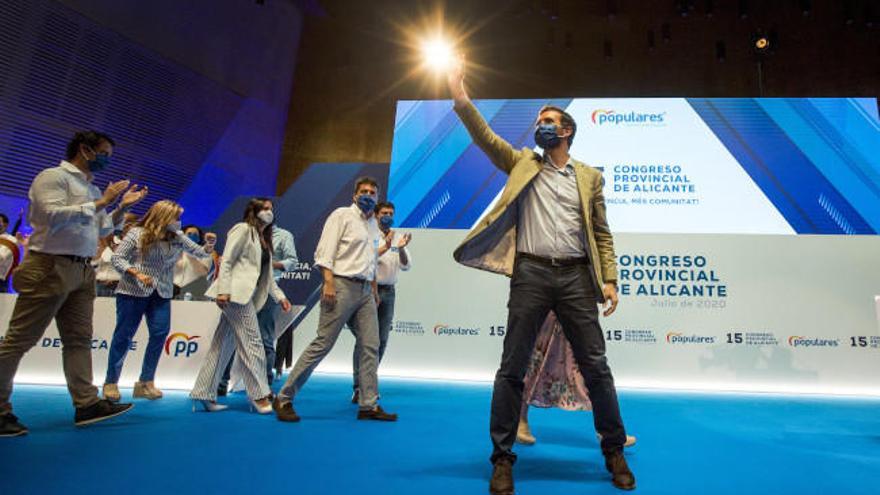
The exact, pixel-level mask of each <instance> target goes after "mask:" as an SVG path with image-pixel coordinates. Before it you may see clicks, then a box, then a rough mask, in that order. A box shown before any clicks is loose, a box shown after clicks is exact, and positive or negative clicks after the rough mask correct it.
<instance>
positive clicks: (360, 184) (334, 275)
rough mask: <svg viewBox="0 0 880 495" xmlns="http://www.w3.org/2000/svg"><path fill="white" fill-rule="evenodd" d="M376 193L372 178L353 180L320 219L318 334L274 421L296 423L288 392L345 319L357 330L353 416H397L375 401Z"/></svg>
mask: <svg viewBox="0 0 880 495" xmlns="http://www.w3.org/2000/svg"><path fill="white" fill-rule="evenodd" d="M378 192H379V186H378V184H377V183H376V180H375V179H372V178H370V177H362V178H360V179H358V180H357V182H356V183H355V187H354V195H353V196H352V200H353V202H352V204H351V205H350V206H347V207H342V208H337V209H336V210H335V211H334V212H333V213H331V214H330V217H329V218H327V222H325V223H324V230H323V231H322V232H321V239H320V241H318V247H317V248H316V249H315V266H316V267H318V268H319V269H320V270H321V274H322V276H323V278H324V283H323V286H322V287H321V306H320V312H321V313H320V317H319V320H318V335H317V337H315V339H314V340H312V342H311V343H310V344H309V345H308V347H306V349H305V351H303V353H302V355H300V357H299V359H298V360H297V361H296V364H295V365H294V366H293V370H291V372H290V375H288V377H287V381H286V382H285V383H284V386H283V387H282V388H281V390H280V391H279V392H278V397H277V398H276V399H275V401H274V402H273V404H272V406H273V408H274V409H275V413H276V414H277V416H278V420H279V421H287V422H296V421H299V419H300V417H299V416H298V415H297V414H296V411H294V409H293V398H294V396H295V395H296V393H297V392H299V390H300V389H301V388H302V387H303V386H304V385H305V383H306V381H307V380H308V379H309V376H311V374H312V372H313V371H314V370H315V368H316V367H317V366H318V364H320V363H321V360H323V359H324V357H326V356H327V354H328V353H329V352H330V350H331V349H333V346H334V344H336V339H337V338H339V333H340V332H341V331H342V327H343V326H344V325H345V324H346V323H348V322H349V321H350V320H351V322H352V323H353V324H352V323H350V324H349V326H350V327H356V328H357V340H358V344H359V345H360V346H361V349H362V351H361V353H360V377H359V378H360V392H361V393H360V399H359V402H358V405H359V406H360V407H359V411H358V415H357V418H358V419H363V420H377V421H396V420H397V415H396V414H390V413H387V412H385V411H383V410H382V408H381V407H380V406H379V404H378V400H377V399H378V382H377V378H376V368H377V366H378V353H379V321H378V318H377V316H376V305H377V301H378V299H379V294H378V285H377V282H376V265H377V260H378V257H379V245H380V244H381V238H382V235H381V232H380V231H379V226H378V224H377V222H376V216H375V214H374V208H375V207H376V196H377V195H378Z"/></svg>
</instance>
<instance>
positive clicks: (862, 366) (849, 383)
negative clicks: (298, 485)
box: [0, 230, 880, 395]
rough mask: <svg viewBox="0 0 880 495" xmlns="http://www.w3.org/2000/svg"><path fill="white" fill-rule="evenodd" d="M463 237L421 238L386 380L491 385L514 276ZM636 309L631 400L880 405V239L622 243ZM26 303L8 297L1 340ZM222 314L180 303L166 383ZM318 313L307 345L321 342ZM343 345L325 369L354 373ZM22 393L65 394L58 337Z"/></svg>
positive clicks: (192, 366)
mask: <svg viewBox="0 0 880 495" xmlns="http://www.w3.org/2000/svg"><path fill="white" fill-rule="evenodd" d="M464 235H465V232H464V231H456V230H417V231H415V232H414V238H413V241H412V244H411V247H410V249H411V250H412V251H413V254H414V256H415V258H416V260H417V263H415V264H414V266H413V268H412V270H411V271H409V272H405V273H402V274H401V276H400V282H399V283H398V285H397V301H396V304H395V313H396V314H395V322H394V329H393V331H392V334H391V337H390V340H389V344H388V350H387V353H386V355H385V359H384V361H383V362H382V366H381V369H380V375H384V376H402V377H415V378H432V379H467V380H492V378H493V376H494V373H495V370H496V369H497V367H498V362H499V359H500V355H501V343H502V341H503V338H504V337H503V336H504V334H505V331H506V328H505V327H506V324H507V323H506V320H507V308H506V305H507V297H508V284H509V281H508V279H507V278H505V277H503V276H500V275H494V274H490V273H485V272H481V271H478V270H474V269H471V268H465V267H463V266H460V265H458V264H457V263H455V262H454V261H453V259H452V251H453V249H454V248H455V246H457V245H458V243H459V242H460V241H461V239H462V238H463V237H464ZM615 241H616V248H617V254H618V257H619V267H620V293H621V302H620V306H619V307H618V310H617V313H615V314H614V315H613V316H611V317H609V318H602V325H603V328H604V331H605V337H606V340H607V341H608V354H609V360H610V363H611V367H612V370H613V371H614V374H615V377H616V380H617V383H618V384H619V385H621V386H633V387H649V388H676V389H682V388H683V389H701V390H739V391H749V392H794V393H823V394H828V393H831V394H867V395H880V383H878V381H877V379H876V377H877V376H880V263H878V256H880V255H878V253H880V237H874V236H786V235H714V234H713V235H661V234H618V235H617V236H616V237H615ZM13 301H14V298H13V296H9V295H0V330H2V332H3V333H5V327H6V324H7V322H8V320H9V316H10V314H11V312H12V305H13ZM219 315H220V313H219V310H217V308H216V306H214V305H213V304H212V303H208V302H184V301H174V302H173V303H172V331H171V334H170V335H169V337H168V339H167V341H166V345H165V348H164V349H163V351H162V359H161V361H160V363H159V369H158V373H157V377H156V381H157V383H158V384H159V385H160V386H163V387H168V388H182V389H188V388H189V387H191V385H192V383H193V381H194V378H195V374H196V372H197V371H198V367H199V366H200V364H201V361H202V359H203V357H204V355H205V353H206V352H207V347H208V345H209V344H210V340H211V337H212V335H213V332H214V329H215V327H216V324H217V322H218V319H219ZM115 320H116V318H115V307H114V299H112V298H98V299H97V301H96V303H95V340H94V347H95V351H94V372H95V378H96V383H97V384H100V383H102V382H103V375H104V370H105V369H106V368H105V367H106V363H107V350H108V347H109V343H110V339H111V336H112V333H113V328H114V326H115ZM317 320H318V311H317V310H316V309H312V310H311V312H310V313H309V314H308V315H307V316H306V318H305V319H304V320H303V322H302V323H301V324H300V326H299V328H298V329H297V330H296V332H295V334H294V335H295V337H294V356H295V357H298V356H299V354H300V353H301V352H302V351H303V349H304V348H305V346H306V345H307V344H308V343H309V341H310V340H311V339H313V338H314V336H315V330H316V329H317ZM146 341H147V330H146V327H145V326H144V325H142V326H141V328H140V329H139V330H138V333H137V335H136V337H135V343H134V344H133V346H134V350H133V351H131V352H130V353H129V357H128V359H127V360H126V364H125V368H124V371H123V375H122V380H121V383H122V384H123V385H127V384H131V383H132V382H133V381H134V380H135V379H136V377H137V374H138V373H139V371H140V363H141V359H142V356H143V352H144V347H145V345H146ZM353 343H354V338H353V337H352V336H351V335H350V334H349V333H348V331H344V334H343V335H342V336H341V337H340V339H339V340H338V342H337V345H336V348H335V349H334V350H333V352H331V353H330V355H329V356H327V358H326V359H325V360H324V362H323V363H322V364H321V366H320V367H319V368H318V370H319V371H324V372H337V373H351V360H352V355H351V353H352V348H353ZM16 381H18V382H22V383H56V384H62V383H64V375H63V371H62V368H61V341H60V339H59V338H58V333H57V330H56V329H55V326H54V324H53V325H51V326H50V327H49V329H48V330H47V331H46V334H45V335H44V337H43V338H41V339H40V341H39V342H38V344H37V346H36V347H35V348H34V349H33V350H31V352H29V353H28V354H27V355H26V356H25V358H24V359H23V360H22V362H21V367H20V368H19V373H18V375H17V377H16Z"/></svg>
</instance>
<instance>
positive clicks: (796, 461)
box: [0, 375, 880, 495]
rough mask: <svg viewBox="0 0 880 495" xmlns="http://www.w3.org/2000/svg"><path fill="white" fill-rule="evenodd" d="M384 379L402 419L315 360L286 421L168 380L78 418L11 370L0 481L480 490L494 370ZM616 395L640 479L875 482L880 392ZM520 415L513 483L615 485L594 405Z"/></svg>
mask: <svg viewBox="0 0 880 495" xmlns="http://www.w3.org/2000/svg"><path fill="white" fill-rule="evenodd" d="M278 385H279V383H276V388H277V386H278ZM381 392H382V404H383V406H384V407H385V408H386V409H387V410H390V411H394V412H398V413H400V421H399V422H398V423H390V424H389V423H374V422H364V421H357V420H356V419H355V415H356V412H357V408H356V406H354V405H352V404H350V403H349V399H350V378H348V377H345V376H341V375H316V376H314V377H313V378H312V380H311V381H310V382H309V383H308V384H307V385H306V387H305V388H304V389H303V391H302V392H301V395H300V397H298V398H297V402H296V409H297V411H298V412H299V413H300V415H301V416H302V418H303V419H302V422H301V423H297V424H284V423H281V422H279V421H277V420H276V419H275V417H274V416H259V415H257V414H254V413H250V412H249V410H248V404H247V400H246V399H245V397H244V395H243V394H234V395H232V396H231V397H229V398H227V400H226V403H228V404H230V406H231V407H230V410H227V411H224V412H220V413H213V414H208V413H202V412H200V413H193V412H192V409H191V404H190V402H189V400H188V399H187V396H186V394H185V393H184V392H176V391H172V392H167V393H166V397H165V398H164V399H162V400H159V401H156V402H147V401H137V405H136V406H135V408H134V410H133V411H132V412H131V413H129V414H127V415H125V416H123V417H121V418H118V419H116V420H112V421H108V422H106V423H102V424H98V425H94V426H91V427H87V428H82V429H78V428H75V427H74V426H73V422H72V419H73V409H72V407H71V406H70V401H69V398H68V396H67V391H66V389H65V388H63V387H43V386H40V387H37V386H17V387H16V390H15V394H14V396H13V399H14V404H15V408H16V413H17V414H18V415H19V417H20V418H21V419H22V421H23V422H24V423H25V424H27V425H28V426H29V428H30V429H31V433H30V434H29V435H27V436H24V437H19V438H11V439H0V459H2V462H0V479H2V480H3V481H2V493H3V494H4V495H13V494H32V493H83V494H86V493H89V494H90V493H108V492H109V493H116V492H119V493H127V494H135V493H144V494H151V495H155V494H161V493H181V494H189V493H192V494H200V493H210V494H217V493H283V494H298V495H302V494H348V493H350V494H382V495H387V494H407V495H412V494H419V495H426V494H438V495H439V494H443V495H449V494H483V493H487V486H488V478H489V475H490V473H491V466H490V464H489V462H488V456H489V453H490V444H489V440H488V432H487V428H488V417H489V401H490V396H491V386H490V384H487V383H441V382H430V381H409V380H393V379H384V380H382V390H381ZM130 393H131V391H130V390H129V389H126V390H123V396H124V397H127V396H130ZM620 399H621V406H622V410H623V414H624V419H625V420H626V423H627V427H628V430H629V433H630V434H633V435H636V436H637V437H638V444H637V445H636V446H635V447H633V448H631V449H628V450H627V458H628V460H629V463H630V466H631V467H632V469H633V471H634V472H635V474H636V477H637V480H638V488H637V492H636V493H641V494H713V495H714V494H736V495H740V494H763V493H767V494H779V493H790V494H828V493H835V494H856V493H864V494H876V493H878V478H877V476H878V473H880V399H871V398H840V397H814V396H778V395H734V394H700V393H689V392H675V393H673V392H662V393H661V392H649V391H640V390H622V391H621V392H620ZM531 420H532V425H533V432H534V434H535V436H536V437H537V438H538V443H537V444H536V445H535V446H532V447H524V446H517V452H518V453H519V456H520V458H519V462H518V463H517V464H516V466H515V467H514V475H515V478H516V482H517V493H518V494H523V495H525V494H541V495H547V494H563V493H564V494H585V493H608V494H611V493H620V492H619V491H618V490H616V489H614V488H613V487H612V486H611V484H610V483H609V481H608V480H609V477H608V475H607V473H606V472H605V469H604V467H603V464H602V457H601V454H600V452H599V448H598V445H597V441H596V437H595V434H594V432H593V427H592V417H591V415H590V413H585V412H565V411H560V410H538V409H536V410H533V412H532V414H531Z"/></svg>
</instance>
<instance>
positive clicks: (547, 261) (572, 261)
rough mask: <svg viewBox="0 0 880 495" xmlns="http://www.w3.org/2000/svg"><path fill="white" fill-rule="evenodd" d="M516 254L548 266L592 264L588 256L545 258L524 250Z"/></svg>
mask: <svg viewBox="0 0 880 495" xmlns="http://www.w3.org/2000/svg"><path fill="white" fill-rule="evenodd" d="M516 256H517V257H519V258H522V259H524V260H529V261H535V262H538V263H541V264H544V265H548V266H574V265H589V264H590V258H587V257H586V256H581V257H579V258H545V257H543V256H537V255H534V254H531V253H523V252H518V253H516Z"/></svg>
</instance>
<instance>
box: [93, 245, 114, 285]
mask: <svg viewBox="0 0 880 495" xmlns="http://www.w3.org/2000/svg"><path fill="white" fill-rule="evenodd" d="M114 243H116V236H114ZM92 266H94V267H95V280H97V281H98V282H119V278H120V277H119V272H117V271H116V268H113V249H111V248H109V247H105V248H104V250H103V251H101V255H100V256H98V258H97V259H93V260H92Z"/></svg>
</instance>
